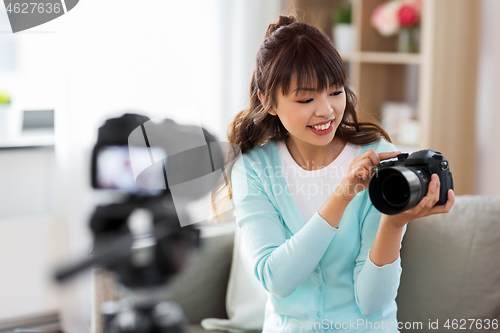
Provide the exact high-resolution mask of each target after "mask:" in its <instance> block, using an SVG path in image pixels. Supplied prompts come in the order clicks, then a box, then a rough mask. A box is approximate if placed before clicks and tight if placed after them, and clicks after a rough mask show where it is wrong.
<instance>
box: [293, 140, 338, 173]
mask: <svg viewBox="0 0 500 333" xmlns="http://www.w3.org/2000/svg"><path fill="white" fill-rule="evenodd" d="M285 143H286V146H287V148H288V151H289V152H290V155H292V158H293V159H294V160H295V162H296V163H297V164H298V165H299V166H300V167H301V168H302V169H304V170H308V171H313V170H318V169H322V168H324V167H326V166H328V165H329V164H330V163H332V162H333V161H334V160H335V159H336V158H337V157H338V156H339V155H340V153H341V152H342V150H344V147H345V145H346V143H347V142H346V141H344V140H342V139H340V138H338V137H334V138H333V140H332V141H331V142H330V143H329V144H327V145H326V146H314V145H311V144H308V143H306V142H299V140H295V139H294V138H293V137H292V136H290V135H289V136H288V137H287V138H286V140H285Z"/></svg>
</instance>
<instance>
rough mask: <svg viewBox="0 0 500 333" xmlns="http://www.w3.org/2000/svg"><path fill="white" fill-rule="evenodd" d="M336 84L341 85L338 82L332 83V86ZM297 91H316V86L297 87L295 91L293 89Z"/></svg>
mask: <svg viewBox="0 0 500 333" xmlns="http://www.w3.org/2000/svg"><path fill="white" fill-rule="evenodd" d="M335 86H340V85H338V84H336V83H332V84H331V85H330V88H332V87H335ZM296 91H297V92H298V91H316V88H310V87H300V88H297V89H295V90H293V91H292V93H293V92H296Z"/></svg>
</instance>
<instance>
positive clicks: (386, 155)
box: [378, 151, 401, 161]
mask: <svg viewBox="0 0 500 333" xmlns="http://www.w3.org/2000/svg"><path fill="white" fill-rule="evenodd" d="M399 154H401V152H400V151H391V152H387V153H380V154H378V157H379V159H380V160H381V161H383V160H387V159H389V158H394V157H396V156H398V155H399Z"/></svg>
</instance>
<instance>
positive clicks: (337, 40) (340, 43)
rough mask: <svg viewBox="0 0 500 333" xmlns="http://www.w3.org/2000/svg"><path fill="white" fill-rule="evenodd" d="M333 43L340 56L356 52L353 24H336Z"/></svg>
mask: <svg viewBox="0 0 500 333" xmlns="http://www.w3.org/2000/svg"><path fill="white" fill-rule="evenodd" d="M332 35H333V42H334V45H335V48H336V49H337V52H338V53H339V54H340V55H346V54H351V53H352V51H353V50H354V38H355V33H354V26H353V25H352V24H344V23H342V24H336V25H334V26H333V31H332Z"/></svg>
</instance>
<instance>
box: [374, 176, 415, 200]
mask: <svg viewBox="0 0 500 333" xmlns="http://www.w3.org/2000/svg"><path fill="white" fill-rule="evenodd" d="M381 192H382V196H383V197H384V200H385V201H387V203H388V204H389V205H391V206H394V207H402V206H404V205H405V204H406V203H407V202H408V198H409V196H410V189H409V187H408V181H407V180H406V178H405V177H404V176H403V175H401V174H399V173H394V174H392V175H389V176H387V177H386V178H385V179H384V180H383V182H382V190H381Z"/></svg>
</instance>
